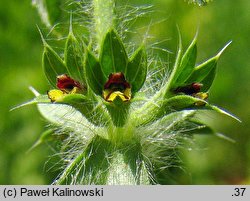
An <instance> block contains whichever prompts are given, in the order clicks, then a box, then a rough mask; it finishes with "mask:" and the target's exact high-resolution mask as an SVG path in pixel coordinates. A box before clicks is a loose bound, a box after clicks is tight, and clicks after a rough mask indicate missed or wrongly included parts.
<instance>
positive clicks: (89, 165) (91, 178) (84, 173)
mask: <svg viewBox="0 0 250 201" xmlns="http://www.w3.org/2000/svg"><path fill="white" fill-rule="evenodd" d="M112 150H113V147H112V145H111V143H110V141H109V140H106V139H104V138H102V137H100V136H98V135H96V136H94V137H93V138H92V140H91V141H90V142H89V144H88V146H87V147H86V148H85V149H84V150H83V152H81V153H79V154H78V155H77V156H76V157H75V158H74V159H72V161H70V163H69V165H68V166H67V167H66V169H65V170H64V172H63V174H62V175H61V176H60V178H59V179H58V180H57V181H56V182H55V183H56V184H57V185H59V184H81V185H82V184H85V185H87V184H97V185H101V184H102V185H104V184H106V182H107V177H108V173H109V168H110V164H111V159H112ZM72 175H76V176H75V177H72Z"/></svg>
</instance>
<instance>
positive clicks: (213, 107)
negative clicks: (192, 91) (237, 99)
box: [206, 104, 241, 122]
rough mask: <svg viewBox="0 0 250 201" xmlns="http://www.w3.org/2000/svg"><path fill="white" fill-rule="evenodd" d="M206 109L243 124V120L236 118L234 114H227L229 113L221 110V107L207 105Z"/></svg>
mask: <svg viewBox="0 0 250 201" xmlns="http://www.w3.org/2000/svg"><path fill="white" fill-rule="evenodd" d="M206 108H207V109H210V110H214V111H216V112H218V113H220V114H224V115H226V116H228V117H231V118H233V119H235V120H236V121H238V122H241V120H240V119H239V118H238V117H236V116H234V115H233V114H230V113H229V112H227V111H225V110H223V109H221V108H219V107H217V106H215V105H210V104H207V105H206Z"/></svg>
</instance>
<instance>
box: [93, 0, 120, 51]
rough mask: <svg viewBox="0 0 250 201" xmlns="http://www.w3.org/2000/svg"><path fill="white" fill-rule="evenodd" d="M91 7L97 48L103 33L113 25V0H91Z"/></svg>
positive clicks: (99, 45)
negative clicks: (92, 8)
mask: <svg viewBox="0 0 250 201" xmlns="http://www.w3.org/2000/svg"><path fill="white" fill-rule="evenodd" d="M93 7H94V24H95V32H96V42H97V49H98V50H99V49H100V47H101V44H102V40H103V38H104V36H105V34H106V33H107V31H108V30H109V29H111V28H112V27H113V26H114V20H115V12H114V7H115V2H114V0H93Z"/></svg>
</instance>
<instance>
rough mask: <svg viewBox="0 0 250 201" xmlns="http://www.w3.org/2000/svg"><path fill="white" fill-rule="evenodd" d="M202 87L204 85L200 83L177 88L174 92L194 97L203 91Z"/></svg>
mask: <svg viewBox="0 0 250 201" xmlns="http://www.w3.org/2000/svg"><path fill="white" fill-rule="evenodd" d="M202 86H203V84H201V83H199V82H193V83H192V84H189V85H186V86H181V87H177V88H176V89H174V90H173V91H174V93H184V94H187V95H193V94H197V93H199V92H200V91H201V88H202Z"/></svg>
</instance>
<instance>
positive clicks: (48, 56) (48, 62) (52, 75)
mask: <svg viewBox="0 0 250 201" xmlns="http://www.w3.org/2000/svg"><path fill="white" fill-rule="evenodd" d="M42 64H43V70H44V72H45V75H46V77H47V79H48V81H49V82H50V84H51V85H52V86H53V87H54V88H56V77H57V76H58V75H62V74H67V73H68V72H67V68H66V66H65V64H64V63H63V60H62V59H61V58H60V57H59V56H58V54H57V53H56V52H55V51H54V50H53V49H52V48H51V47H50V46H49V45H48V44H47V43H45V44H44V53H43V60H42Z"/></svg>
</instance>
